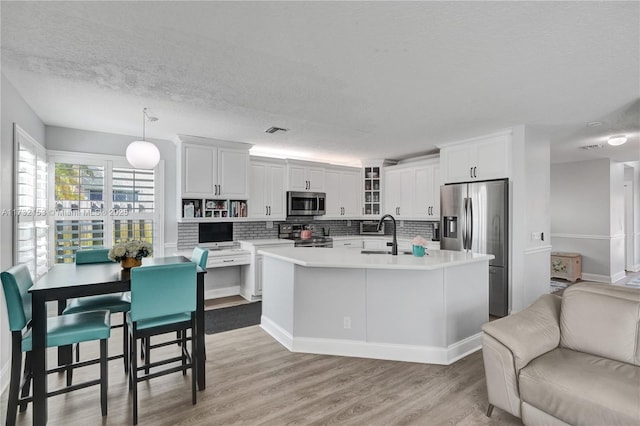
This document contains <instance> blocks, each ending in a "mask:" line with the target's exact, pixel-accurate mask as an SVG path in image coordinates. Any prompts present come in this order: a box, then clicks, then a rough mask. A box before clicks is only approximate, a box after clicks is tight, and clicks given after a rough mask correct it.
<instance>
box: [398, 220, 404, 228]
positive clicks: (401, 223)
mask: <svg viewBox="0 0 640 426" xmlns="http://www.w3.org/2000/svg"><path fill="white" fill-rule="evenodd" d="M399 228H404V220H401V221H400V223H399Z"/></svg>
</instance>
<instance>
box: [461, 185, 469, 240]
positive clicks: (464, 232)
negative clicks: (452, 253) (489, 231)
mask: <svg viewBox="0 0 640 426" xmlns="http://www.w3.org/2000/svg"><path fill="white" fill-rule="evenodd" d="M468 212H469V199H468V198H466V197H465V198H464V218H463V220H462V249H463V250H466V249H467V216H468Z"/></svg>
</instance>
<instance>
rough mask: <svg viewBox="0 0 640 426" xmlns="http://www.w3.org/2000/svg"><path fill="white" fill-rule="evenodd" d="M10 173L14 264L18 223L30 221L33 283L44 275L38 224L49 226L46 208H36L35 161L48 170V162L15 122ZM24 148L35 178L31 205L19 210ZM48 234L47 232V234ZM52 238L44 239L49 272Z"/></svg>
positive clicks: (18, 244)
mask: <svg viewBox="0 0 640 426" xmlns="http://www.w3.org/2000/svg"><path fill="white" fill-rule="evenodd" d="M13 142H14V143H13V145H14V146H13V152H14V155H13V157H14V158H13V160H14V161H13V170H14V177H13V179H14V182H13V193H14V199H13V212H12V213H13V216H14V218H13V258H14V259H13V263H14V264H18V263H19V262H20V252H21V250H20V243H19V242H20V221H22V220H24V221H27V222H28V221H32V222H33V243H34V246H33V252H34V253H33V255H34V259H33V262H34V265H33V266H34V268H33V270H31V268H29V271H30V272H31V273H32V279H33V280H34V281H35V280H37V279H38V278H39V277H41V276H42V275H44V274H45V273H46V272H44V273H38V253H37V248H38V244H37V228H38V226H37V224H38V223H39V222H43V223H46V225H47V226H49V225H50V223H49V221H48V220H47V216H46V213H47V212H46V206H44V208H42V207H40V206H38V204H39V203H38V196H37V195H38V183H39V181H38V161H39V160H43V161H44V162H45V164H47V168H49V164H48V160H47V150H46V149H45V148H44V147H43V146H42V145H41V144H40V143H39V142H38V141H36V140H35V139H34V138H33V137H32V136H31V135H29V134H28V133H27V132H26V131H25V130H24V129H23V128H22V127H20V126H19V125H18V124H17V123H13ZM21 146H23V147H25V149H26V150H27V151H29V152H31V153H32V154H33V156H34V166H35V175H34V177H33V179H34V184H33V191H34V193H33V206H30V207H26V208H22V207H21V205H20V200H19V198H20V182H19V179H20V147H21ZM49 177H50V174H48V175H47V179H49ZM47 184H48V186H47V197H48V196H49V194H50V187H51V185H50V180H48V181H47ZM48 235H50V230H49V232H48ZM50 254H51V239H50V238H49V237H47V253H46V265H45V271H46V270H48V268H49V265H51V256H50Z"/></svg>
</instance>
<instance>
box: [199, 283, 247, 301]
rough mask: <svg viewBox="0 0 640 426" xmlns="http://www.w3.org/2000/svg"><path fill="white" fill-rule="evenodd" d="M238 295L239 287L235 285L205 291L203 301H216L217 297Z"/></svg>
mask: <svg viewBox="0 0 640 426" xmlns="http://www.w3.org/2000/svg"><path fill="white" fill-rule="evenodd" d="M239 294H240V286H239V285H235V286H232V287H224V288H214V289H211V290H205V292H204V298H205V299H217V298H219V297H229V296H237V295H239Z"/></svg>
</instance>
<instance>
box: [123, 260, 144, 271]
mask: <svg viewBox="0 0 640 426" xmlns="http://www.w3.org/2000/svg"><path fill="white" fill-rule="evenodd" d="M120 265H122V269H131V268H134V267H136V266H140V265H142V260H140V259H136V258H135V257H125V258H124V259H122V260H121V261H120Z"/></svg>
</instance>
